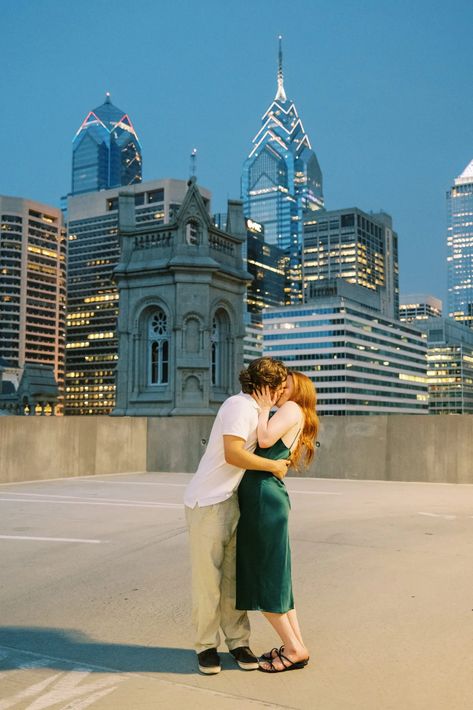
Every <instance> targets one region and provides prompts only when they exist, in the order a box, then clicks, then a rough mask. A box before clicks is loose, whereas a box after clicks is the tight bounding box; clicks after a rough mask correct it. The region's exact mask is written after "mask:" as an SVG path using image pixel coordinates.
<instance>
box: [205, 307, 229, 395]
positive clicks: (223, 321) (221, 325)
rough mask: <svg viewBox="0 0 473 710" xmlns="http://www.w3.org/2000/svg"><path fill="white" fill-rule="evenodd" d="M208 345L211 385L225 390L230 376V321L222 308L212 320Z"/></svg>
mask: <svg viewBox="0 0 473 710" xmlns="http://www.w3.org/2000/svg"><path fill="white" fill-rule="evenodd" d="M210 345H211V381H212V385H213V386H214V387H219V388H226V387H227V386H228V382H229V374H230V319H229V317H228V314H227V312H226V311H225V310H224V309H223V308H219V309H218V310H217V311H216V312H215V315H214V317H213V319H212V333H211V336H210Z"/></svg>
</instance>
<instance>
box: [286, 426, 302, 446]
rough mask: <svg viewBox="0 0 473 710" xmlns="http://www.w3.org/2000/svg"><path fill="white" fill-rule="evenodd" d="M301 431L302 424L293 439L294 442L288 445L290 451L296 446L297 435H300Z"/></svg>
mask: <svg viewBox="0 0 473 710" xmlns="http://www.w3.org/2000/svg"><path fill="white" fill-rule="evenodd" d="M301 431H302V427H301V426H300V427H299V429H298V430H297V432H296V435H295V437H294V439H293V440H292V444H291V445H290V446H288V449H289V451H290V450H291V449H292V447H293V446H294V442H295V441H296V439H297V437H298V436H299V434H300V433H301Z"/></svg>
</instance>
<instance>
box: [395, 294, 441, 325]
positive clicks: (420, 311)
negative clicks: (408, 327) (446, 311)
mask: <svg viewBox="0 0 473 710" xmlns="http://www.w3.org/2000/svg"><path fill="white" fill-rule="evenodd" d="M441 316H442V301H441V300H440V298H435V296H431V295H430V294H428V293H406V294H402V295H401V297H400V302H399V320H400V321H402V322H403V323H412V322H415V321H418V320H427V319H428V318H441Z"/></svg>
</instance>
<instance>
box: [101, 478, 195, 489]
mask: <svg viewBox="0 0 473 710" xmlns="http://www.w3.org/2000/svg"><path fill="white" fill-rule="evenodd" d="M92 483H105V484H107V485H112V486H176V487H177V488H185V487H186V486H187V483H157V482H153V483H151V482H148V481H100V480H99V481H92Z"/></svg>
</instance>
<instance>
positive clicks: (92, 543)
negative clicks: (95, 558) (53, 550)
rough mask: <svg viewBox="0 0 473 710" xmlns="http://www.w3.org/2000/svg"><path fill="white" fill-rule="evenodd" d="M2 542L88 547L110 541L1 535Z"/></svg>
mask: <svg viewBox="0 0 473 710" xmlns="http://www.w3.org/2000/svg"><path fill="white" fill-rule="evenodd" d="M0 540H34V541H38V542H83V543H85V544H88V545H101V544H102V543H107V542H109V540H84V539H82V538H78V537H32V536H29V535H0Z"/></svg>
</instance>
